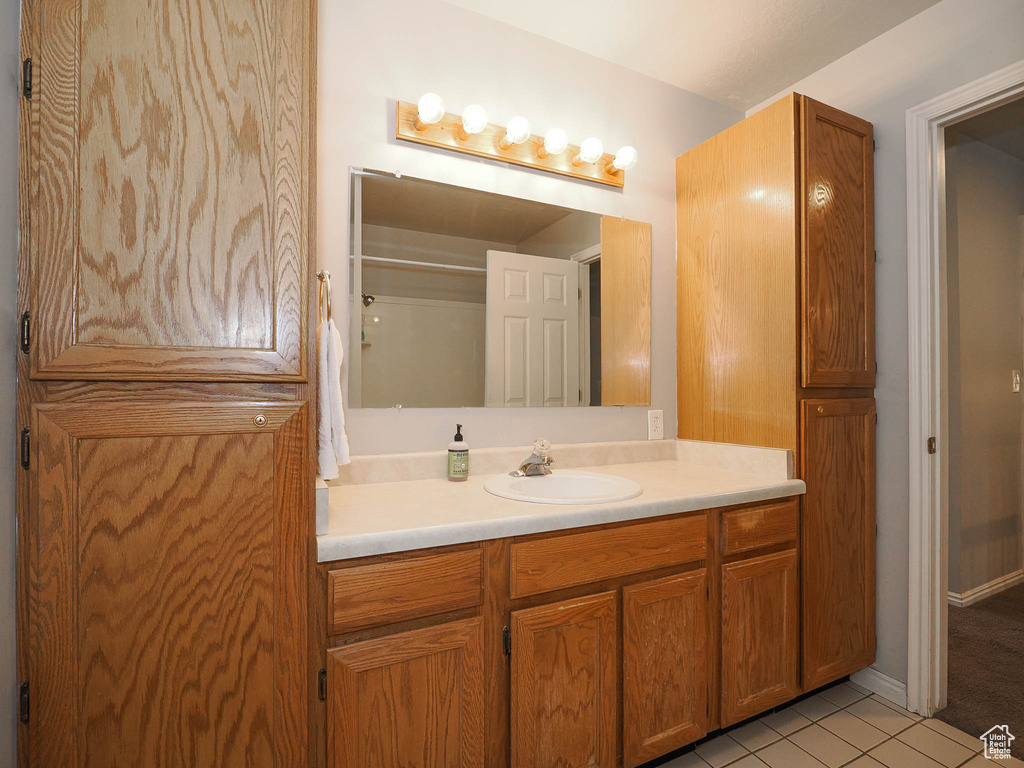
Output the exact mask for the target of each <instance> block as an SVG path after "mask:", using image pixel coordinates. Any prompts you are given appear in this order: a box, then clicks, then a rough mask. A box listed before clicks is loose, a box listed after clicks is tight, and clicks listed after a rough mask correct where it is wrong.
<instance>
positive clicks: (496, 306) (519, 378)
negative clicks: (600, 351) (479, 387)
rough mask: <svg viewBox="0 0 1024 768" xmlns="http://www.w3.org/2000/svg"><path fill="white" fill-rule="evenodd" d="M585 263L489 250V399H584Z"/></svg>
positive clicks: (520, 402)
mask: <svg viewBox="0 0 1024 768" xmlns="http://www.w3.org/2000/svg"><path fill="white" fill-rule="evenodd" d="M579 286H580V269H579V265H578V264H577V263H576V262H575V261H567V260H565V259H550V258H546V257H544V256H531V255H530V254H526V253H506V252H505V251H488V252H487V305H486V312H485V324H486V335H487V344H486V347H487V350H486V351H487V373H486V377H485V379H486V381H485V390H486V394H485V399H486V402H487V404H488V405H498V406H505V407H524V406H558V405H581V404H582V395H583V393H582V391H581V390H580V343H579V334H580V310H579V307H580V303H579Z"/></svg>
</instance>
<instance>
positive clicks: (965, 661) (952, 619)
mask: <svg viewBox="0 0 1024 768" xmlns="http://www.w3.org/2000/svg"><path fill="white" fill-rule="evenodd" d="M948 690H949V705H948V706H947V707H946V708H945V709H944V710H942V711H941V712H938V713H936V715H935V717H936V718H938V719H939V720H942V721H944V722H946V723H949V724H950V725H952V726H954V727H956V728H959V729H960V730H961V731H964V732H965V733H969V734H971V735H972V736H980V735H981V734H982V733H984V732H985V731H987V730H988V729H989V728H991V727H992V726H993V725H1006V726H1009V728H1010V732H1011V733H1012V734H1013V735H1014V736H1016V737H1017V738H1016V739H1015V740H1014V741H1013V742H1012V746H1011V749H1012V752H1013V755H1014V757H1018V758H1024V584H1021V585H1019V586H1016V587H1013V588H1012V589H1008V590H1006V591H1005V592H1000V593H999V594H998V595H993V596H992V597H990V598H988V599H987V600H982V601H981V602H980V603H976V604H975V605H972V606H969V607H967V608H954V607H953V606H950V607H949V689H948Z"/></svg>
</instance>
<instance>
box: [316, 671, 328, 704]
mask: <svg viewBox="0 0 1024 768" xmlns="http://www.w3.org/2000/svg"><path fill="white" fill-rule="evenodd" d="M316 693H317V696H318V697H319V698H320V701H327V670H326V669H323V668H321V669H320V674H319V675H317V678H316Z"/></svg>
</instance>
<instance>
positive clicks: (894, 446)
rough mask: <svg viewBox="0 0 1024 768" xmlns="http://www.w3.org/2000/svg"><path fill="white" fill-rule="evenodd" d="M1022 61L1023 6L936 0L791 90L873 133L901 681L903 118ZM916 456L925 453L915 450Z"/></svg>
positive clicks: (882, 559) (885, 554) (882, 649)
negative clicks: (858, 120)
mask: <svg viewBox="0 0 1024 768" xmlns="http://www.w3.org/2000/svg"><path fill="white" fill-rule="evenodd" d="M1021 59H1024V2H1021V0H943V2H941V3H938V4H937V5H935V6H932V7H931V8H930V9H928V10H926V11H924V12H923V13H921V14H919V15H917V16H915V17H914V18H912V19H909V20H908V21H906V22H904V23H903V24H901V25H899V26H898V27H895V28H894V29H892V30H890V31H889V32H887V33H886V34H884V35H881V36H879V37H877V38H875V39H874V40H872V41H871V42H869V43H867V44H865V45H863V46H861V47H860V48H858V49H857V50H855V51H853V52H851V53H849V54H847V55H846V56H843V57H842V58H841V59H839V60H837V61H835V62H833V63H832V64H830V65H829V66H827V67H824V68H823V69H821V70H819V71H818V72H816V73H814V74H813V75H811V76H810V77H807V78H805V79H803V80H801V81H800V82H798V83H794V84H793V85H792V86H791V87H789V88H786V89H785V90H784V91H782V92H780V93H779V94H778V95H777V96H776V97H773V98H771V99H767V100H765V102H764V103H763V104H761V105H759V106H758V107H755V108H754V109H752V110H751V111H750V112H751V113H753V112H755V111H757V110H758V109H760V108H761V107H764V106H767V105H768V104H770V103H771V102H772V101H775V99H776V98H778V97H781V96H783V95H784V94H786V93H789V92H790V91H797V92H799V93H803V94H806V95H807V96H810V97H812V98H815V99H819V100H820V101H824V102H826V103H828V104H831V105H832V106H835V107H838V108H839V109H843V110H846V111H848V112H852V113H853V114H855V115H859V116H860V117H862V118H864V119H866V120H870V121H871V122H872V123H874V126H875V139H876V141H877V142H878V151H877V153H876V155H875V241H876V244H877V247H878V258H879V262H878V264H877V273H876V274H877V282H876V286H877V288H876V311H877V339H878V341H877V353H878V388H877V390H876V393H875V394H876V397H877V398H878V534H879V535H878V573H879V578H878V660H877V662H876V667H877V668H878V669H879V670H880V671H881V672H883V673H885V674H887V675H890V676H891V677H894V678H896V679H898V680H900V681H904V682H905V681H906V680H907V595H908V593H907V589H908V587H907V564H908V552H909V539H908V511H907V510H908V503H909V501H908V500H909V493H910V492H909V485H908V477H909V468H908V465H909V459H908V451H909V446H908V440H909V437H908V435H909V431H908V430H909V426H908V419H909V415H908V406H907V399H908V372H907V306H908V305H907V259H906V249H907V216H906V210H907V201H906V194H907V193H906V136H905V128H904V122H905V118H906V111H907V110H908V109H910V108H911V107H914V106H916V105H918V104H920V103H922V102H924V101H927V100H928V99H931V98H933V97H935V96H938V95H939V94H942V93H945V92H947V91H949V90H952V89H954V88H956V87H958V86H961V85H964V84H965V83H969V82H971V81H972V80H976V79H978V78H979V77H982V76H983V75H986V74H988V73H990V72H993V71H995V70H997V69H1001V68H1002V67H1005V66H1008V65H1010V64H1012V63H1014V62H1016V61H1020V60H1021ZM921 450H924V446H921Z"/></svg>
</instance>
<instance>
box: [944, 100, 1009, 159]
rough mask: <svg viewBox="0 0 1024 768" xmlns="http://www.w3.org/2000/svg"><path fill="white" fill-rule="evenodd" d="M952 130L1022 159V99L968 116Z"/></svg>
mask: <svg viewBox="0 0 1024 768" xmlns="http://www.w3.org/2000/svg"><path fill="white" fill-rule="evenodd" d="M953 130H954V131H956V132H957V133H962V134H965V135H966V136H970V137H971V138H972V139H974V140H975V141H980V142H983V143H985V144H988V145H989V146H991V147H995V148H996V149H998V150H1000V151H1001V152H1005V153H1006V154H1008V155H1012V156H1013V157H1016V158H1017V159H1018V160H1024V99H1017V100H1016V101H1011V102H1010V103H1009V104H1004V105H1003V106H1001V107H997V108H996V109H993V110H990V111H988V112H983V113H981V114H980V115H975V116H974V117H971V118H968V119H967V120H964V121H963V122H961V123H957V124H956V125H954V126H953Z"/></svg>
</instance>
